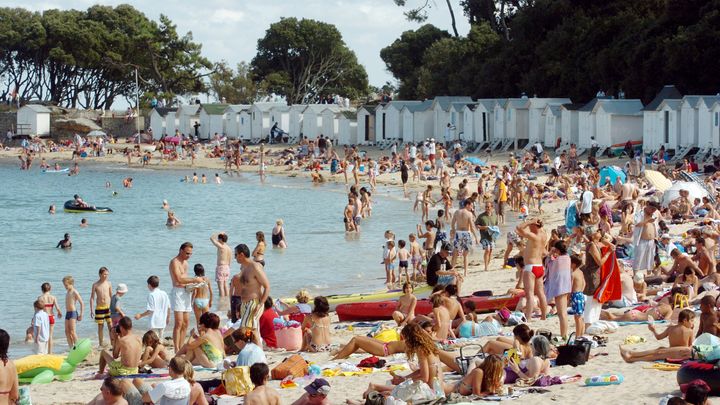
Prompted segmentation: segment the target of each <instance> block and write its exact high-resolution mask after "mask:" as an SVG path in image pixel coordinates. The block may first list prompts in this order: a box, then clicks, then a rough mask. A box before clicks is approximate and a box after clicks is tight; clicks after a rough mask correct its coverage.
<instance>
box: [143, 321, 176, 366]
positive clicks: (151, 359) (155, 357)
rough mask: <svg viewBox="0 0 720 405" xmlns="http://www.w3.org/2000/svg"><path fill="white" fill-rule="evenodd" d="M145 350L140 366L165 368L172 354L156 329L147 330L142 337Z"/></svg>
mask: <svg viewBox="0 0 720 405" xmlns="http://www.w3.org/2000/svg"><path fill="white" fill-rule="evenodd" d="M142 344H143V351H142V355H141V356H140V363H138V367H145V366H149V367H152V368H165V367H167V365H168V361H170V354H169V353H168V351H167V349H166V348H165V345H163V344H162V343H160V337H159V336H158V334H157V333H155V331H154V330H149V331H147V332H145V334H144V335H143V337H142Z"/></svg>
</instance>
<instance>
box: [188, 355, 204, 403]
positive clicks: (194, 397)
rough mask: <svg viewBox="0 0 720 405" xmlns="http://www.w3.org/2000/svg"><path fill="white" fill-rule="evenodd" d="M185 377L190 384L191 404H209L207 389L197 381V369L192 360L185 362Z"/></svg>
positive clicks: (189, 401) (189, 400) (189, 399)
mask: <svg viewBox="0 0 720 405" xmlns="http://www.w3.org/2000/svg"><path fill="white" fill-rule="evenodd" d="M183 378H184V379H185V381H187V382H188V384H190V396H189V398H188V404H189V405H208V404H209V403H208V400H207V398H206V397H205V391H204V390H203V387H202V385H200V383H198V382H197V381H195V370H193V366H192V364H190V362H187V361H186V362H185V371H184V372H183Z"/></svg>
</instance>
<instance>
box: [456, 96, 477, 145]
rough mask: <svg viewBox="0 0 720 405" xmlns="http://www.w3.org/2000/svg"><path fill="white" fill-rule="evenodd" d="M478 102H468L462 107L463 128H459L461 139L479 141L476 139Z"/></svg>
mask: <svg viewBox="0 0 720 405" xmlns="http://www.w3.org/2000/svg"><path fill="white" fill-rule="evenodd" d="M477 106H478V105H477V103H467V104H464V105H463V107H462V112H461V115H462V118H463V119H462V121H463V122H462V125H461V126H459V127H458V128H460V127H462V130H459V132H458V134H459V137H460V139H463V140H465V141H468V142H477V141H476V140H475V132H477V131H476V129H475V109H477Z"/></svg>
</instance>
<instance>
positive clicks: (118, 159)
mask: <svg viewBox="0 0 720 405" xmlns="http://www.w3.org/2000/svg"><path fill="white" fill-rule="evenodd" d="M273 149H275V148H274V147H271V148H270V150H273ZM362 149H363V150H367V151H368V153H370V154H371V155H373V156H377V155H380V154H382V153H387V152H386V151H378V150H377V149H374V148H362ZM17 155H18V151H17V150H13V151H2V152H0V159H3V160H9V161H11V162H13V163H14V162H17ZM43 156H44V157H45V158H46V159H47V161H48V162H49V163H50V164H53V163H54V162H55V160H69V157H70V153H69V152H59V153H48V154H43ZM12 159H14V160H12ZM506 161H507V154H501V155H495V156H493V157H492V158H491V159H489V163H491V164H503V163H504V162H506ZM39 162H40V160H39V158H38V159H36V160H35V162H34V165H36V164H39ZM93 163H95V164H108V163H111V164H118V165H123V164H126V159H125V158H124V157H123V156H121V155H119V154H116V155H114V156H109V157H102V158H87V159H83V161H82V162H81V167H82V166H84V165H87V164H93ZM603 163H605V162H603ZM133 165H134V166H139V164H137V162H133ZM63 166H66V165H63ZM189 167H190V162H189V161H178V162H169V163H161V162H159V160H158V159H153V161H152V163H151V165H150V168H151V169H164V168H168V169H183V168H189ZM194 167H197V168H208V169H214V170H215V171H218V172H221V169H222V168H223V163H222V162H221V161H220V160H218V159H208V158H204V157H199V158H198V159H197V160H196V162H195V165H194ZM257 169H258V168H257V167H256V166H255V167H250V166H243V167H242V169H241V170H242V171H245V172H255V173H257ZM267 172H268V174H271V175H282V176H296V177H297V181H298V182H300V183H302V182H307V184H308V185H310V180H309V179H308V178H307V177H309V176H308V173H307V172H298V171H293V172H288V171H287V169H286V168H285V167H276V166H270V167H268V170H267ZM135 176H136V177H139V176H140V175H139V174H136V175H135ZM326 177H328V178H329V179H330V180H331V181H343V178H342V175H340V176H335V177H334V178H332V177H331V176H329V172H327V175H326ZM459 181H460V178H454V179H453V184H454V185H455V184H457V182H459ZM378 182H379V183H382V184H387V185H398V193H402V190H401V188H400V187H399V185H400V184H401V183H400V180H399V174H398V173H394V174H384V175H381V176H380V177H379V178H378ZM433 183H434V184H437V182H433ZM424 184H426V183H425V182H418V183H413V184H410V185H411V188H412V189H413V190H420V189H422V188H424ZM470 186H471V189H475V181H474V180H471V181H470ZM409 204H410V202H409ZM565 205H566V202H564V201H554V202H551V203H546V204H544V205H543V209H544V210H545V212H546V213H545V215H543V217H544V218H545V222H546V223H547V224H548V225H547V228H548V229H551V228H554V227H556V226H557V225H559V224H560V223H562V222H564V215H563V208H564V207H565ZM508 215H513V216H515V215H517V213H512V212H510V213H508ZM419 219H420V218H419V214H418V222H419ZM504 249H505V238H504V236H503V237H501V238H500V240H499V243H498V247H497V248H496V249H495V252H494V258H493V261H492V263H491V266H490V271H487V272H484V271H482V270H481V268H480V267H478V266H477V265H478V264H480V262H481V261H482V256H481V255H482V251H481V250H480V249H479V247H478V248H476V249H475V250H474V251H473V252H472V254H471V266H470V270H469V273H468V277H467V279H466V282H465V284H464V287H463V290H464V291H466V292H467V291H475V290H480V289H491V290H493V291H494V292H495V294H502V293H504V292H506V291H507V290H508V288H510V287H512V286H513V285H514V283H515V271H514V270H503V269H501V266H502V254H503V252H504ZM332 316H333V320H336V319H337V318H336V317H335V315H334V314H333V315H332ZM696 323H697V322H696ZM335 325H343V324H341V323H337V322H334V323H333V330H332V337H333V341H334V342H336V343H339V344H344V343H346V342H347V341H348V340H349V339H350V338H351V337H352V336H353V335H357V334H364V333H367V331H368V330H367V329H362V328H355V330H354V331H353V332H350V331H348V330H347V329H346V328H342V329H335ZM531 327H533V328H546V329H549V330H551V331H553V333H558V331H559V329H558V321H557V318H555V317H551V318H549V319H547V320H545V321H540V320H537V319H535V320H533V321H532V322H531ZM569 327H570V330H571V331H572V330H574V323H573V321H572V317H570V325H569ZM663 328H664V326H662V325H661V326H658V330H662V329H663ZM509 331H510V328H505V330H504V332H509ZM629 335H637V336H642V337H644V338H645V339H646V341H647V342H646V343H642V344H637V345H633V346H632V348H633V349H635V350H645V349H649V348H654V347H658V346H662V345H666V344H667V342H658V341H656V340H655V338H654V337H653V335H652V334H651V332H650V331H649V330H648V328H647V326H646V325H634V326H625V327H621V328H620V329H619V330H618V331H617V332H616V333H613V334H609V335H607V336H608V338H609V342H608V344H607V347H600V348H598V349H594V350H593V351H592V354H593V355H595V356H596V357H594V358H593V359H591V360H590V361H589V362H588V363H587V364H586V365H583V366H580V367H577V368H573V367H570V366H563V367H554V368H552V369H551V375H553V376H562V375H582V377H583V379H584V378H585V377H590V376H594V375H599V374H604V373H620V374H622V375H623V376H624V377H625V382H624V383H623V384H622V385H618V386H607V387H585V386H584V384H583V383H582V382H576V383H569V384H564V385H558V386H552V387H549V388H548V389H549V391H550V392H548V393H544V394H529V393H528V394H525V395H523V396H522V397H521V398H520V399H519V401H520V403H529V402H531V401H532V402H533V403H535V404H551V403H552V404H558V403H559V404H571V403H573V402H577V401H583V402H587V403H593V402H600V401H602V403H613V404H629V403H632V404H657V403H658V401H659V399H660V398H661V397H663V396H665V395H667V394H671V393H675V394H677V393H678V392H679V391H678V385H677V383H676V377H675V374H676V373H675V372H668V371H659V370H654V369H647V367H648V366H650V365H651V363H633V364H628V363H625V362H624V361H623V360H622V358H621V357H620V354H619V349H618V345H619V344H621V343H622V342H623V340H624V339H625V337H626V336H629ZM486 339H489V338H486ZM484 340H485V339H483V341H484ZM267 355H268V361H269V363H270V367H271V368H272V367H273V366H274V365H275V364H277V363H279V362H280V361H282V359H284V358H285V357H286V356H287V355H288V354H287V353H284V352H279V353H278V352H275V353H274V352H267ZM302 355H303V357H305V359H307V360H308V361H311V362H317V363H319V364H323V363H327V362H328V360H329V358H330V355H329V354H327V353H321V354H309V353H302ZM363 357H365V355H363V354H360V355H356V356H354V357H351V358H350V359H349V362H351V363H355V364H356V363H358V362H359V361H360V360H361V359H362V358H363ZM91 359H93V360H95V361H88V362H86V364H83V365H82V366H81V367H79V368H78V370H77V371H76V373H75V378H74V380H73V381H70V382H53V383H51V384H47V385H35V386H31V388H30V391H31V396H32V400H33V403H35V404H59V403H86V402H88V401H90V400H91V399H92V398H93V397H94V396H95V395H97V394H98V393H99V388H100V384H101V382H100V381H97V380H92V379H91V377H92V374H94V371H95V370H96V366H95V364H97V361H96V360H97V354H94V355H93V356H91ZM399 374H401V375H402V374H403V373H402V372H400V373H399ZM196 377H197V378H198V379H205V378H218V377H219V373H210V372H202V373H199V374H198V375H197V376H196ZM389 378H390V377H389V375H388V374H387V373H382V372H381V373H374V374H369V375H363V376H353V377H331V378H328V380H329V381H330V384H331V385H332V391H331V394H330V396H329V400H330V402H331V403H333V404H337V403H344V401H345V400H346V399H358V400H359V399H360V398H361V395H362V392H363V391H364V390H365V389H366V388H367V385H368V383H369V382H374V383H384V382H386V381H388V380H389ZM150 381H152V382H157V381H160V380H150ZM305 384H307V382H305V383H304V384H302V385H301V387H299V388H294V389H280V388H279V382H278V381H274V382H271V383H270V386H271V387H273V388H275V389H278V390H279V392H280V395H281V397H282V403H283V404H285V403H291V402H292V401H293V400H294V399H296V398H298V397H299V396H300V395H302V393H303V392H304V391H303V390H302V386H304V385H305ZM233 403H239V401H238V402H233Z"/></svg>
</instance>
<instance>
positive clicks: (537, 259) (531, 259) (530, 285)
mask: <svg viewBox="0 0 720 405" xmlns="http://www.w3.org/2000/svg"><path fill="white" fill-rule="evenodd" d="M515 231H516V232H517V234H518V235H519V236H520V237H522V238H525V239H527V243H526V244H525V249H524V250H523V253H522V255H523V259H524V260H525V267H524V268H523V274H522V280H523V289H524V290H525V300H526V302H527V304H526V305H525V318H526V319H527V320H528V321H530V320H531V319H532V314H533V311H534V309H535V308H534V306H535V295H537V297H538V303H539V305H540V319H543V320H544V319H545V318H546V316H547V300H546V298H545V286H544V285H543V275H545V269H544V268H543V265H542V262H543V261H542V258H543V256H545V246H546V245H547V240H548V236H547V233H546V232H545V230H544V229H543V222H542V220H541V219H539V218H534V219H529V220H527V221H524V222H522V223H521V224H520V225H518V226H517V228H516V229H515Z"/></svg>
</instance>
